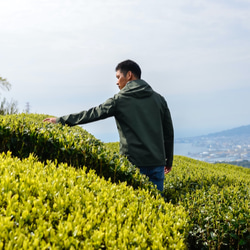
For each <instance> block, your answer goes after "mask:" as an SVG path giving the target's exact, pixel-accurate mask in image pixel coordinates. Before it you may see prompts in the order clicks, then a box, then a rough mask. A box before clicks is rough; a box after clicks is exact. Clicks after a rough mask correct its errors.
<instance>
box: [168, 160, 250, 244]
mask: <svg viewBox="0 0 250 250" xmlns="http://www.w3.org/2000/svg"><path fill="white" fill-rule="evenodd" d="M164 196H165V199H166V201H171V202H172V203H173V204H178V205H182V206H184V207H185V208H186V209H187V211H188V212H189V216H190V220H191V221H192V230H191V231H190V233H189V244H190V245H191V246H192V248H197V249H201V248H204V249H206V248H207V249H250V169H247V168H243V167H238V166H233V165H229V164H219V163H218V164H211V163H206V162H202V161H197V160H194V159H190V158H187V157H181V156H175V159H174V167H173V170H172V171H171V172H170V173H169V174H168V175H167V176H166V180H165V186H164Z"/></svg>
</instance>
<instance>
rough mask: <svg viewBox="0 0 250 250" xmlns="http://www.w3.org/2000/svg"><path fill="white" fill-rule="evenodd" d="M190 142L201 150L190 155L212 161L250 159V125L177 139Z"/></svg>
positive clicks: (179, 141)
mask: <svg viewBox="0 0 250 250" xmlns="http://www.w3.org/2000/svg"><path fill="white" fill-rule="evenodd" d="M175 142H176V143H190V144H191V145H192V147H195V148H197V149H201V150H200V151H199V150H198V151H196V152H192V150H190V152H188V155H187V156H188V157H190V158H194V159H197V160H202V161H206V162H210V163H215V162H243V161H250V125H249V126H243V127H239V128H236V129H232V130H226V131H222V132H219V133H215V134H209V135H205V136H197V137H190V138H181V139H176V140H175ZM249 163H250V162H249Z"/></svg>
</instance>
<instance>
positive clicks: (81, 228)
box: [0, 152, 189, 250]
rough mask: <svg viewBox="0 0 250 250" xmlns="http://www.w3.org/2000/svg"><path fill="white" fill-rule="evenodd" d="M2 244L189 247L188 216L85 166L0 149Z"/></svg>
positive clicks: (29, 246)
mask: <svg viewBox="0 0 250 250" xmlns="http://www.w3.org/2000/svg"><path fill="white" fill-rule="evenodd" d="M0 178H1V181H0V190H1V195H0V229H1V230H0V249H88V250H91V249H186V245H185V239H186V238H187V233H188V231H189V223H188V216H187V213H186V212H185V210H184V208H183V207H181V206H173V205H172V204H171V203H165V202H164V200H163V199H162V198H161V196H160V195H158V196H156V197H152V195H151V194H150V193H149V192H148V191H147V190H145V189H137V190H134V189H133V188H132V187H131V186H127V185H126V183H120V184H114V183H111V182H110V181H106V180H105V179H104V178H100V177H99V176H97V175H96V174H95V173H94V171H89V172H88V173H87V172H86V168H85V167H84V168H83V169H76V168H73V167H70V166H68V165H67V164H63V163H60V164H59V165H58V166H56V164H55V163H53V162H51V161H47V163H41V162H39V161H37V158H35V157H34V156H32V155H30V156H29V157H28V158H26V159H23V160H20V159H19V158H16V157H12V156H11V153H9V152H8V153H7V154H5V153H2V154H0Z"/></svg>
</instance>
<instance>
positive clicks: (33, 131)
mask: <svg viewBox="0 0 250 250" xmlns="http://www.w3.org/2000/svg"><path fill="white" fill-rule="evenodd" d="M45 117H47V115H39V114H18V115H8V116H0V152H7V151H11V152H12V154H13V155H14V156H18V157H19V158H25V157H28V156H29V154H30V153H33V154H35V155H36V156H37V157H38V159H39V160H40V161H42V162H44V161H46V160H53V161H56V162H58V163H60V162H64V163H68V164H70V165H72V166H74V167H76V168H81V167H82V166H87V168H88V169H94V170H95V171H96V173H97V174H98V175H99V176H104V177H105V178H106V179H107V180H108V179H109V178H110V179H111V181H112V182H116V183H119V182H120V181H126V182H127V183H128V184H129V185H132V186H133V187H134V188H138V187H144V188H147V189H151V191H152V193H155V194H157V193H158V192H157V190H156V189H155V188H154V187H153V185H152V183H151V182H149V181H148V179H147V178H146V177H145V176H143V175H140V173H139V171H138V169H136V168H135V166H133V165H132V164H131V163H130V162H129V161H128V160H127V159H126V158H125V157H121V156H120V155H119V154H118V153H111V152H110V151H109V150H107V148H106V147H105V145H104V144H103V143H102V142H101V141H99V140H97V139H96V138H95V137H94V136H92V135H91V134H89V133H88V132H87V131H86V130H84V129H82V128H81V127H79V126H74V127H68V126H62V125H60V124H50V123H48V122H43V119H44V118H45Z"/></svg>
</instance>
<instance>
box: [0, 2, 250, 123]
mask: <svg viewBox="0 0 250 250" xmlns="http://www.w3.org/2000/svg"><path fill="white" fill-rule="evenodd" d="M249 30H250V4H249V1H247V0H246V1H243V0H241V1H240V0H238V1H237V0H235V1H233V0H230V1H229V0H227V1H226V0H225V1H214V0H211V1H208V0H207V1H201V0H188V1H181V0H176V1H165V0H158V1H153V0H144V1H142V0H134V1H132V0H130V1H114V0H106V1H103V0H85V1H80V0H75V1H70V0H60V1H59V0H36V1H31V0H22V1H20V0H10V1H1V2H0V32H1V40H0V75H1V76H3V77H6V78H7V79H8V80H9V81H10V82H11V83H12V85H13V88H12V90H11V94H12V95H13V97H14V98H15V99H18V100H19V103H20V105H21V106H24V105H25V103H26V102H27V101H30V102H31V107H32V110H33V111H37V112H41V113H42V112H45V113H49V112H52V113H53V114H63V113H62V112H63V111H65V112H71V111H72V112H74V111H75V110H79V109H80V108H81V107H84V108H85V107H86V108H87V107H88V106H89V105H95V104H96V105H97V104H99V103H100V102H102V101H104V100H106V98H108V97H110V96H112V95H113V94H114V93H115V92H116V91H117V87H116V86H115V77H114V68H115V66H116V64H117V63H118V62H119V61H121V60H123V59H127V58H131V59H134V60H136V61H138V63H139V64H140V65H141V67H142V70H143V78H145V80H148V81H149V82H150V83H151V85H152V86H153V87H154V88H155V89H156V90H158V91H159V92H161V93H163V94H164V95H166V96H169V95H170V96H171V97H173V96H175V97H178V96H179V97H180V96H184V95H193V94H195V95H204V94H205V93H207V94H211V95H212V94H214V93H219V92H223V91H226V90H227V91H228V90H230V89H231V90H235V89H237V88H247V86H248V84H249V80H250V79H249V67H250V54H249V47H250V45H249V44H250V32H249ZM232 96H233V94H232ZM53 98H55V100H56V101H55V100H53ZM177 99H178V98H177ZM45 100H46V101H45ZM52 100H53V101H52ZM178 100H179V99H178ZM83 103H84V106H83ZM247 104H248V103H247V101H246V106H247ZM172 105H173V106H175V105H179V102H178V103H175V101H174V99H173V104H172ZM180 105H185V103H182V102H181V100H180ZM202 105H205V104H202ZM52 106H53V108H52ZM56 106H57V107H56ZM64 106H65V107H64ZM62 107H64V108H62ZM192 108H193V109H194V112H195V105H194V106H193V107H192ZM235 109H237V104H236V107H235ZM32 110H31V111H32ZM208 111H209V109H208ZM178 112H181V109H179V110H178ZM184 116H185V114H183V117H184ZM180 117H182V113H180ZM190 123H192V121H190Z"/></svg>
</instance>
